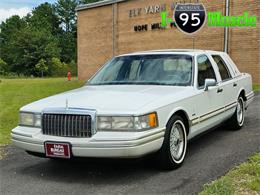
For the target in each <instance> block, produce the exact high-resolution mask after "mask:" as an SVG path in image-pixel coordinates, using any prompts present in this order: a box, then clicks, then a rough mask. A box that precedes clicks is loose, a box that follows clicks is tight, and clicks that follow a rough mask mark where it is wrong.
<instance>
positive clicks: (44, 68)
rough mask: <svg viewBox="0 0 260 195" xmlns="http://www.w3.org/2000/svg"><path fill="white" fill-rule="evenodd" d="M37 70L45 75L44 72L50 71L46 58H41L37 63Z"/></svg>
mask: <svg viewBox="0 0 260 195" xmlns="http://www.w3.org/2000/svg"><path fill="white" fill-rule="evenodd" d="M35 70H36V72H38V74H40V75H41V76H42V77H43V74H45V73H47V71H48V65H47V64H46V61H45V60H44V59H40V61H39V62H38V64H36V65H35Z"/></svg>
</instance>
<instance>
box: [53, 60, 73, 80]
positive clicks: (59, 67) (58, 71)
mask: <svg viewBox="0 0 260 195" xmlns="http://www.w3.org/2000/svg"><path fill="white" fill-rule="evenodd" d="M51 66H52V72H51V75H52V76H66V75H67V72H68V71H69V66H68V64H66V63H64V62H61V61H60V59H59V58H52V59H51Z"/></svg>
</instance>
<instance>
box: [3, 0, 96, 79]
mask: <svg viewBox="0 0 260 195" xmlns="http://www.w3.org/2000/svg"><path fill="white" fill-rule="evenodd" d="M96 1H99V0H58V1H57V2H56V3H55V4H50V3H47V2H46V3H43V4H41V5H39V6H38V7H36V8H34V9H33V11H32V13H30V14H27V16H25V17H23V18H20V17H19V16H11V17H10V18H8V19H7V20H6V21H5V22H2V23H1V24H0V58H1V60H2V61H0V63H1V64H0V74H2V75H11V76H15V75H18V76H21V75H25V76H31V75H33V76H42V75H44V76H64V75H66V74H67V71H68V70H70V71H71V72H72V75H74V76H76V75H77V67H76V64H77V61H76V60H77V59H76V57H77V55H76V47H77V44H76V43H77V31H76V22H77V15H76V11H75V8H76V6H77V5H79V4H82V3H93V2H96ZM53 58H55V60H54V63H53ZM57 59H58V60H59V61H60V62H57ZM43 62H44V63H43Z"/></svg>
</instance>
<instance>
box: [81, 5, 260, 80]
mask: <svg viewBox="0 0 260 195" xmlns="http://www.w3.org/2000/svg"><path fill="white" fill-rule="evenodd" d="M160 2H161V3H162V4H164V3H165V4H166V5H167V6H168V7H167V10H168V11H169V10H170V4H171V3H172V2H173V1H172V0H163V1H159V3H158V0H129V1H126V2H122V3H118V4H117V6H116V7H115V5H107V6H103V7H98V8H93V9H87V10H82V11H79V12H78V18H79V19H78V67H79V78H80V79H88V78H89V77H90V76H91V75H92V74H93V73H94V72H95V71H96V70H97V69H98V68H99V67H100V66H101V65H102V64H104V63H105V62H106V61H107V60H108V59H109V58H111V57H112V56H113V53H114V54H115V55H117V54H123V53H129V52H134V51H143V50H152V49H169V48H193V46H194V47H195V48H196V49H211V50H223V47H224V28H212V27H207V25H205V26H204V28H202V29H201V30H200V31H199V32H198V33H196V34H195V35H193V36H190V35H186V34H184V33H182V32H180V31H179V30H178V29H177V28H170V27H169V28H167V29H164V30H153V31H151V30H148V31H145V32H135V31H134V26H135V25H137V24H151V23H156V22H160V14H158V13H156V14H145V13H144V11H143V10H142V13H141V14H140V15H139V16H136V17H131V18H130V17H129V10H130V9H136V8H144V7H146V6H148V5H157V4H160ZM195 2H196V1H195ZM201 2H202V3H203V4H204V5H205V7H206V9H207V11H222V14H223V15H224V12H225V0H211V1H208V0H203V1H201ZM241 2H242V3H241ZM243 2H244V1H240V0H231V14H232V15H241V14H242V12H244V11H247V10H249V13H250V15H251V14H252V15H253V14H254V15H258V16H259V3H256V2H257V0H255V1H250V2H252V4H251V3H243ZM113 6H114V15H113V11H112V10H113V9H112V8H113ZM240 10H242V11H240ZM112 23H114V28H113V25H112ZM257 33H258V34H257ZM113 35H114V41H113V39H112V37H113ZM257 35H258V36H257ZM229 38H230V40H229V46H230V50H229V51H230V54H231V57H232V58H233V59H234V61H235V62H236V63H237V65H238V67H239V69H240V70H241V71H242V72H249V73H250V74H252V75H253V80H254V82H255V83H260V79H259V78H260V72H259V71H260V70H259V69H260V64H259V20H258V27H257V28H245V29H244V28H243V29H242V28H241V29H237V28H236V29H230V37H229Z"/></svg>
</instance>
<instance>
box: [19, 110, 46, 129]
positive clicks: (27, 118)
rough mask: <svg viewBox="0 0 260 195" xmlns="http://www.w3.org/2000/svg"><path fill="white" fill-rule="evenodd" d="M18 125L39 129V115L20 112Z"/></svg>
mask: <svg viewBox="0 0 260 195" xmlns="http://www.w3.org/2000/svg"><path fill="white" fill-rule="evenodd" d="M20 125H22V126H32V127H40V126H41V114H38V113H29V112H20Z"/></svg>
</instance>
